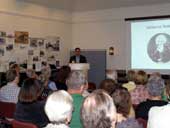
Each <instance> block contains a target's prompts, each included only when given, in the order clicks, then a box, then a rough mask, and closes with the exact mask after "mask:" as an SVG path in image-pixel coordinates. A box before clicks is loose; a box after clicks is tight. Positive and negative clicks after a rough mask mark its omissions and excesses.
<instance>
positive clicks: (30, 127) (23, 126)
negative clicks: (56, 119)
mask: <svg viewBox="0 0 170 128" xmlns="http://www.w3.org/2000/svg"><path fill="white" fill-rule="evenodd" d="M11 123H12V127H13V128H37V126H36V125H35V124H32V123H27V122H21V121H18V120H12V121H11Z"/></svg>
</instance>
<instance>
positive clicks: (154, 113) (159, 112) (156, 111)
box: [147, 104, 170, 128]
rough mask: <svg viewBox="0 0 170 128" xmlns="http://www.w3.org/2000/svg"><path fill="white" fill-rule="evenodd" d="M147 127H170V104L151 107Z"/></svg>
mask: <svg viewBox="0 0 170 128" xmlns="http://www.w3.org/2000/svg"><path fill="white" fill-rule="evenodd" d="M147 128H170V104H167V105H164V106H161V107H152V108H151V109H150V111H149V118H148V125H147Z"/></svg>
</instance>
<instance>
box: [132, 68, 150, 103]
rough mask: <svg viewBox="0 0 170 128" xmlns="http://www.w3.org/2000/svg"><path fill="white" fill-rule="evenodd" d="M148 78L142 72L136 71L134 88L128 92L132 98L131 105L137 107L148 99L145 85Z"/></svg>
mask: <svg viewBox="0 0 170 128" xmlns="http://www.w3.org/2000/svg"><path fill="white" fill-rule="evenodd" d="M147 80H148V76H147V74H146V72H144V71H138V72H137V74H136V78H135V84H136V88H135V89H134V90H133V91H131V92H130V94H131V98H132V104H135V105H138V104H139V103H141V102H143V101H146V99H147V98H148V97H149V94H148V90H147V87H146V83H147Z"/></svg>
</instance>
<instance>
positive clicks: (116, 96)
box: [0, 71, 169, 128]
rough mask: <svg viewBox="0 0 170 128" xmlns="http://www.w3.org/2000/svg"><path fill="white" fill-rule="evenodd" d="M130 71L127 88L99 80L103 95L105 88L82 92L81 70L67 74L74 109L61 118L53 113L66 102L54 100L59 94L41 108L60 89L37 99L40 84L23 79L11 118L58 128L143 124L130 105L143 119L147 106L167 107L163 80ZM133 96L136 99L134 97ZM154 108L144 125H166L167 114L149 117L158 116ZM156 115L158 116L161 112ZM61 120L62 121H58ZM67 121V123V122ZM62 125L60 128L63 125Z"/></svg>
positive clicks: (137, 127)
mask: <svg viewBox="0 0 170 128" xmlns="http://www.w3.org/2000/svg"><path fill="white" fill-rule="evenodd" d="M131 72H132V71H131ZM7 74H8V73H7ZM129 74H131V73H129ZM132 74H133V73H132ZM132 74H131V76H132ZM134 74H135V75H134V76H133V77H134V79H135V80H134V82H133V81H131V80H130V83H133V84H132V85H129V86H128V85H127V84H125V85H123V86H124V87H126V88H127V89H126V88H124V87H119V86H118V85H117V84H116V82H114V81H113V80H110V79H107V80H104V81H102V82H101V85H100V86H99V88H100V89H103V90H105V91H106V92H107V95H105V94H106V92H103V91H101V90H99V91H95V92H94V93H92V94H89V93H87V92H86V93H83V92H85V91H84V90H85V89H86V88H87V80H86V77H85V76H84V75H83V74H82V73H81V72H78V71H77V72H72V73H70V74H69V77H68V78H67V82H66V83H67V87H68V93H69V95H70V94H71V97H72V99H73V101H72V102H73V103H72V104H73V106H74V107H72V108H74V111H73V110H72V109H71V110H70V111H71V113H72V111H73V113H72V114H70V115H72V118H71V116H69V119H67V118H64V120H61V119H59V120H57V119H58V118H59V117H62V115H57V114H61V113H60V112H61V110H64V106H66V105H64V106H62V105H60V104H57V103H58V102H59V101H60V102H61V101H64V100H66V99H62V98H61V97H60V98H59V99H58V100H57V99H55V98H54V99H55V100H54V101H56V102H55V103H56V104H55V103H54V104H53V105H51V106H50V108H48V109H47V110H46V109H45V110H46V111H45V112H44V105H45V104H46V105H47V104H48V99H50V98H49V97H50V96H52V95H53V94H55V93H57V92H60V91H57V92H54V93H52V94H51V95H50V96H49V97H48V98H47V101H45V100H42V99H41V100H40V99H39V97H40V96H41V95H42V92H43V89H42V88H44V86H43V85H42V83H41V82H40V81H38V80H37V79H36V78H30V79H27V80H26V81H25V82H24V83H23V86H22V87H21V89H20V90H19V95H18V96H17V97H18V100H17V105H16V110H15V114H14V119H16V120H19V121H23V122H29V123H33V124H35V125H36V126H37V127H47V128H48V127H49V128H53V127H54V128H55V127H56V128H58V127H59V126H58V125H62V126H63V125H64V126H65V125H66V126H65V127H71V128H81V127H84V128H111V127H112V128H114V127H116V128H142V127H143V126H142V125H140V124H139V123H138V122H137V121H136V120H135V114H134V111H133V107H132V104H133V103H134V104H135V105H136V106H137V107H136V117H137V118H139V117H141V118H143V119H145V120H146V121H147V119H148V112H149V110H150V108H151V107H153V106H163V107H166V108H168V107H169V106H168V105H166V104H167V102H166V101H162V100H161V94H162V93H163V92H164V89H165V86H164V81H163V80H162V79H161V78H160V76H159V74H153V75H152V76H151V77H150V78H149V80H147V78H146V76H147V75H146V73H145V72H144V71H138V72H137V73H134ZM146 81H147V82H146ZM137 82H144V83H145V84H137ZM128 84H129V83H128ZM139 87H140V89H139ZM0 91H1V90H0ZM142 91H143V92H142ZM99 92H100V93H99ZM166 92H167V91H166ZM133 93H136V94H135V95H134V94H133ZM82 94H85V95H83V96H87V98H85V100H84V97H83V96H82ZM143 94H144V95H143ZM96 95H97V96H96ZM101 95H102V96H101ZM109 95H110V96H109ZM100 96H101V97H100ZM105 96H106V97H109V98H110V99H112V100H111V101H112V102H109V100H108V99H109V98H108V99H107V100H106V99H105V98H104V97H105ZM54 97H55V96H54ZM62 97H64V96H62ZM164 97H168V95H164ZM56 98H57V96H56ZM135 98H136V99H137V100H134V99H135ZM165 99H166V100H167V99H168V98H165ZM105 100H106V101H105ZM54 101H53V102H54ZM66 101H67V100H66ZM86 101H87V102H86ZM134 101H139V102H138V104H137V102H134ZM148 102H149V103H148ZM160 102H161V104H160ZM64 104H66V103H64ZM112 104H113V105H112ZM149 104H150V105H149ZM46 105H45V106H46ZM107 105H108V106H107ZM164 105H165V106H164ZM111 106H113V108H112V110H114V111H109V110H110V109H111ZM141 106H142V107H141ZM53 107H54V108H53ZM58 107H59V108H58ZM108 107H109V108H108ZM45 108H46V107H45ZM80 108H81V109H80ZM84 109H87V110H84ZM154 109H156V110H157V109H160V108H159V107H158V108H152V109H151V112H150V113H149V115H150V117H151V119H149V121H148V128H156V127H154V126H156V125H158V124H159V123H160V124H161V123H162V122H163V123H162V124H164V125H163V127H164V128H167V127H168V125H167V122H166V119H168V118H166V119H165V120H163V121H162V122H161V120H160V121H158V122H156V123H157V124H156V123H155V122H154V123H153V122H152V120H153V119H154V121H155V120H157V119H158V118H160V117H159V116H158V117H157V116H156V114H154V113H155V110H154ZM25 110H27V111H25ZM48 110H49V111H51V112H49V113H50V114H52V116H54V118H53V119H51V118H50V116H51V115H49V114H48V112H47V111H48ZM161 110H162V109H160V113H161V112H162V111H161ZM143 111H145V112H143ZM107 112H108V113H107ZM112 112H113V113H112ZM63 113H66V112H63ZM69 113H70V112H69ZM109 113H110V114H109ZM138 113H139V114H138ZM140 113H141V114H140ZM142 114H144V115H145V116H143V115H142ZM153 114H154V116H153ZM80 115H81V120H82V122H81V121H80ZM115 115H116V116H115ZM141 115H142V116H141ZM159 115H160V116H161V114H159ZM166 115H167V114H166ZM40 117H41V118H40ZM145 117H146V118H145ZM49 122H51V123H49ZM63 122H64V124H62V123H63ZM69 122H70V124H69V126H68V123H69ZM160 124H159V125H160ZM64 126H63V128H65V127H64Z"/></svg>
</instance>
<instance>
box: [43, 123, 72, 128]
mask: <svg viewBox="0 0 170 128" xmlns="http://www.w3.org/2000/svg"><path fill="white" fill-rule="evenodd" d="M45 128H69V126H67V125H65V124H59V125H57V124H48V125H47V126H46V127H45Z"/></svg>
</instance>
